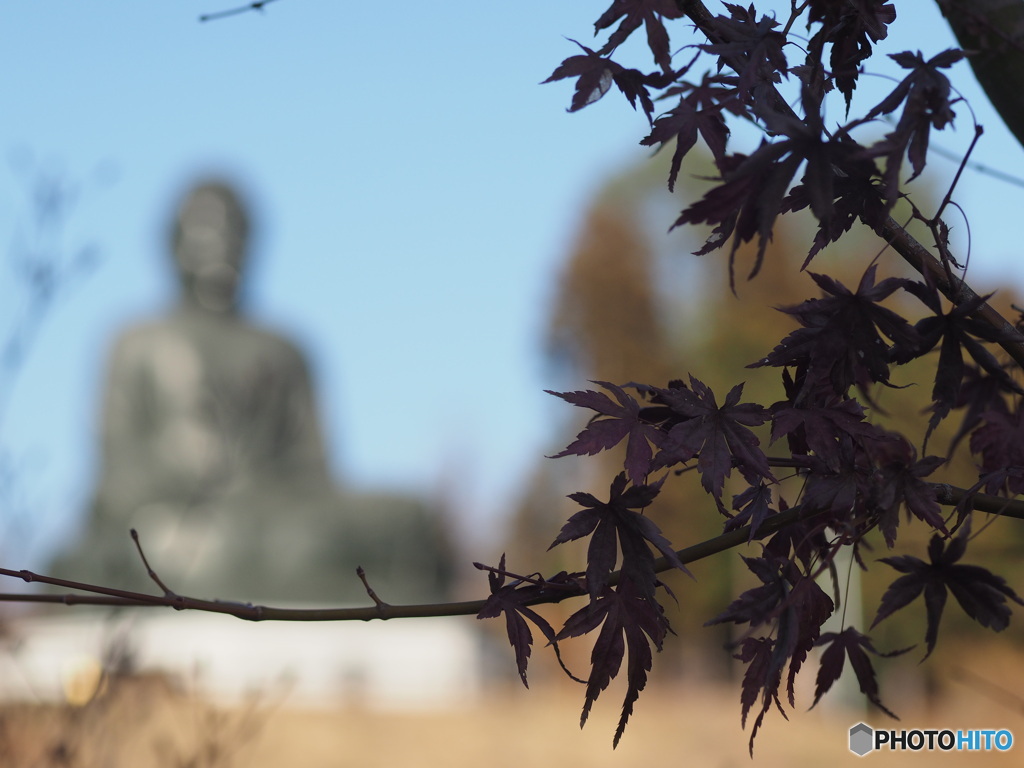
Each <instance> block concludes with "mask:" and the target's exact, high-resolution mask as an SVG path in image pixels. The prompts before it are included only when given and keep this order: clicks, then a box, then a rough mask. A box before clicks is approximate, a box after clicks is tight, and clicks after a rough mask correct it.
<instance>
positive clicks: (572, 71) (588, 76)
mask: <svg viewBox="0 0 1024 768" xmlns="http://www.w3.org/2000/svg"><path fill="white" fill-rule="evenodd" d="M572 42H574V43H576V45H579V47H580V48H582V49H583V51H584V52H583V54H582V55H578V56H570V57H569V58H567V59H566V60H565V61H563V62H562V63H561V64H559V65H558V67H556V68H555V71H554V72H552V73H551V76H550V77H548V79H547V80H544V81H543V82H545V83H551V82H554V81H556V80H564V79H566V78H570V77H575V78H576V91H575V93H573V96H572V102H571V104H570V106H569V111H570V112H576V111H578V110H581V109H583V108H584V107H587V106H590V105H591V104H593V103H594V102H596V101H599V100H600V99H601V98H603V97H604V95H605V94H606V93H608V90H609V89H610V88H611V87H612V85H613V84H614V85H615V86H616V87H617V88H618V89H619V90H620V91H621V92H622V94H623V95H624V96H625V97H626V98H627V99H628V100H629V103H630V105H631V106H632V107H633V109H636V105H637V102H640V106H641V107H642V108H643V110H644V114H645V115H647V119H648V120H650V119H651V116H652V115H653V113H654V102H653V101H651V95H650V93H649V92H648V90H647V88H648V87H649V86H652V87H655V88H659V87H661V88H663V87H664V86H665V85H667V84H668V76H665V75H663V74H661V73H656V74H654V75H645V74H643V73H642V72H640V71H639V70H636V69H627V68H626V67H623V66H622V65H621V64H617V63H616V62H614V61H612V60H611V59H609V58H608V57H607V56H604V55H602V53H601V52H600V51H593V50H591V49H590V48H587V46H585V45H581V44H580V43H577V42H576V41H575V40H573V41H572Z"/></svg>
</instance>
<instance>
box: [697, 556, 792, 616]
mask: <svg viewBox="0 0 1024 768" xmlns="http://www.w3.org/2000/svg"><path fill="white" fill-rule="evenodd" d="M740 557H742V558H743V562H744V563H746V566H747V568H748V569H749V570H750V572H751V573H753V574H754V575H755V576H757V578H759V579H760V580H761V582H762V583H761V586H759V587H752V588H751V589H748V590H747V591H746V592H744V593H742V594H741V595H740V596H739V597H737V598H736V599H735V600H733V601H732V603H731V604H730V605H729V607H728V608H726V609H725V610H724V611H722V612H721V613H720V614H718V615H717V616H715V617H714V618H713V619H709V620H708V621H706V622H704V626H705V627H711V626H714V625H715V624H724V623H726V622H731V623H733V624H749V625H750V626H751V628H755V627H759V626H761V625H762V624H767V623H768V622H771V621H774V620H775V618H776V616H777V611H778V608H779V606H780V605H781V604H782V602H783V601H784V600H785V599H786V595H787V593H788V587H787V585H786V580H785V578H784V577H783V575H782V572H781V569H782V567H783V566H784V564H785V563H786V562H787V561H785V560H781V559H777V558H768V557H743V556H742V555H740Z"/></svg>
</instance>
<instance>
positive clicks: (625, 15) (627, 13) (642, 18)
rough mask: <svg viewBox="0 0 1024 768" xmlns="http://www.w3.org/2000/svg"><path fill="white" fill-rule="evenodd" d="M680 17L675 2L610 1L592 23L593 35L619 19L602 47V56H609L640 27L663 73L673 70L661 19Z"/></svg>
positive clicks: (656, 0)
mask: <svg viewBox="0 0 1024 768" xmlns="http://www.w3.org/2000/svg"><path fill="white" fill-rule="evenodd" d="M680 16H682V11H680V10H679V5H678V4H677V3H676V2H675V0H612V4H611V5H610V6H609V7H608V10H606V11H605V12H604V13H602V14H601V17H600V18H599V19H598V20H597V21H596V22H595V23H594V32H595V34H596V33H597V32H600V31H601V30H602V29H607V28H608V27H610V26H611V25H612V24H614V23H615V22H616V21H618V20H619V19H622V21H621V22H620V23H619V26H618V28H617V29H616V30H615V31H614V32H612V34H611V35H610V36H609V38H608V42H607V43H605V44H604V46H603V47H602V48H601V53H602V54H607V53H611V52H612V51H614V50H615V49H616V48H618V47H619V46H620V45H622V43H623V42H625V40H626V38H627V37H629V36H630V35H631V34H633V32H635V31H636V30H637V29H638V28H639V27H640V25H641V24H643V25H644V27H645V29H646V30H647V45H648V47H649V48H650V49H651V54H652V55H653V56H654V61H655V62H656V63H657V64H658V66H659V67H661V68H662V70H664V71H666V72H668V71H670V70H671V69H672V52H671V50H670V48H669V39H668V31H667V30H666V29H665V24H664V22H663V21H662V19H678V18H679V17H680Z"/></svg>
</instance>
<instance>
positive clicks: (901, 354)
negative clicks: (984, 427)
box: [893, 281, 1024, 435]
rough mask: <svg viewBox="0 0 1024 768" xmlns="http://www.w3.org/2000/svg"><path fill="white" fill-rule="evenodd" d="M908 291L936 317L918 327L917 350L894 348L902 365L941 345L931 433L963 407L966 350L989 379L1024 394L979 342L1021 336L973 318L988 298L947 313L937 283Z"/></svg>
mask: <svg viewBox="0 0 1024 768" xmlns="http://www.w3.org/2000/svg"><path fill="white" fill-rule="evenodd" d="M908 290H909V291H910V292H912V293H913V294H914V295H915V296H917V297H918V298H919V299H920V300H921V301H922V302H923V303H924V304H925V306H927V307H928V309H930V310H931V311H932V312H933V313H934V314H933V315H931V316H929V317H925V318H923V319H921V320H919V321H918V322H917V324H916V325H915V326H914V327H915V330H916V331H917V334H918V337H919V341H918V343H917V346H916V347H915V348H911V349H907V350H899V349H894V350H893V352H894V359H896V360H897V361H898V362H903V361H904V360H908V359H911V358H913V357H920V356H921V355H924V354H925V353H927V352H929V351H931V350H932V349H934V348H935V346H936V345H937V344H941V346H940V351H939V362H938V365H937V366H936V371H935V385H934V387H933V388H932V401H933V405H932V412H933V416H932V418H931V420H930V422H929V425H928V434H929V435H930V434H931V432H932V430H934V429H935V427H936V426H938V423H939V422H940V421H941V420H942V419H943V418H944V417H945V416H946V415H947V414H948V413H949V412H950V410H951V409H953V408H954V407H956V406H957V405H958V404H959V400H960V387H961V386H962V383H963V379H964V374H965V372H966V366H965V365H964V356H963V351H964V350H967V352H968V354H970V356H971V357H972V358H973V359H974V361H975V362H976V363H977V364H978V365H979V366H980V367H981V368H982V369H983V370H984V371H985V372H986V373H988V374H989V376H992V377H993V378H995V379H998V380H999V382H1000V383H1001V384H1002V385H1003V388H1004V389H1006V390H1009V391H1013V392H1016V393H1017V394H1021V395H1024V389H1022V388H1021V387H1020V385H1018V384H1017V383H1016V382H1014V381H1013V379H1011V378H1010V376H1009V374H1007V372H1006V370H1005V369H1004V368H1003V366H1002V365H1000V363H999V361H998V360H996V358H995V356H994V355H993V354H992V353H991V352H990V351H989V350H988V349H986V348H985V347H984V346H983V345H982V344H981V343H980V342H979V341H978V339H982V340H984V341H989V342H993V343H997V344H998V343H1004V342H1011V343H1014V342H1017V341H1019V334H1018V333H1017V332H1015V331H1013V330H1010V329H999V328H993V327H992V325H991V324H989V323H985V322H982V321H981V320H977V319H975V318H974V317H973V315H974V313H975V312H976V311H977V310H978V308H979V307H980V306H981V305H982V304H984V303H985V302H986V301H987V300H988V299H989V298H991V294H990V295H988V296H975V297H974V298H973V299H969V300H967V301H965V302H963V303H962V304H959V305H955V306H953V307H951V308H950V310H949V312H944V311H943V308H942V299H941V298H940V296H939V291H938V288H937V287H936V286H935V284H934V282H932V281H928V282H927V283H913V284H912V285H911V286H909V287H908Z"/></svg>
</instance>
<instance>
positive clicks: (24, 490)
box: [0, 0, 1024, 567]
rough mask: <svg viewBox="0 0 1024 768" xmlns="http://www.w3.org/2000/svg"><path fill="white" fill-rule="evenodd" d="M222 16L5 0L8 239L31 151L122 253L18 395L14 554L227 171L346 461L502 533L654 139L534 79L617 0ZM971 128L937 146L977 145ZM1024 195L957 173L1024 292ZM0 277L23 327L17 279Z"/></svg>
mask: <svg viewBox="0 0 1024 768" xmlns="http://www.w3.org/2000/svg"><path fill="white" fill-rule="evenodd" d="M786 5H788V4H786ZM711 6H712V7H713V8H714V7H716V4H715V3H711ZM225 7H231V3H230V2H224V3H218V2H216V0H201V1H199V0H187V1H177V2H147V3H139V2H130V1H129V0H104V1H103V2H68V1H67V0H8V2H5V3H4V4H3V6H2V7H0V71H2V72H4V73H5V74H4V76H3V77H2V78H0V104H3V106H4V109H3V114H4V117H3V120H2V121H0V247H2V248H3V249H4V253H5V256H6V255H7V254H8V253H9V252H10V250H11V248H12V244H13V243H14V242H15V238H16V235H17V231H18V228H19V227H20V226H24V224H25V221H26V216H27V210H28V209H27V207H26V202H25V195H24V182H25V179H26V169H32V168H35V169H41V170H43V171H46V172H57V173H64V174H65V175H66V177H67V178H68V179H70V180H73V181H75V182H78V183H79V184H80V185H81V188H82V193H81V196H80V199H79V203H78V205H77V206H76V207H75V209H74V210H73V212H72V213H71V215H70V216H69V218H68V220H67V228H66V231H65V239H64V242H65V244H66V247H67V249H68V250H69V251H70V250H74V249H75V248H77V247H80V246H83V245H86V244H95V246H96V247H97V249H98V252H99V255H100V261H99V262H98V264H97V266H96V267H95V269H94V270H93V271H92V272H91V274H90V275H89V276H88V277H87V278H85V279H82V280H80V281H77V282H76V284H75V285H74V286H73V289H72V290H71V291H70V292H69V293H68V294H67V295H65V296H64V297H62V298H61V299H60V301H59V302H58V303H57V304H56V306H55V307H54V309H53V311H52V312H51V313H50V315H49V316H48V317H47V319H46V322H45V324H44V326H43V327H42V329H41V332H40V334H39V335H38V337H37V338H36V340H35V343H34V346H33V349H32V351H31V355H30V357H29V358H28V360H27V361H26V364H25V365H24V367H23V369H22V370H21V371H20V373H19V376H18V378H17V380H16V381H15V382H14V388H13V390H12V391H11V392H10V394H9V398H8V400H7V402H6V405H5V407H4V409H3V412H0V446H2V447H3V449H4V450H5V451H6V453H7V455H8V456H9V457H11V459H12V460H13V461H14V462H15V466H16V468H17V472H18V478H19V479H18V483H17V490H18V494H19V496H20V497H22V499H21V500H22V502H23V504H24V506H25V508H26V509H28V510H30V520H31V522H30V524H29V525H27V526H17V527H16V529H15V531H16V532H15V534H13V536H14V537H13V539H12V537H11V536H12V534H8V535H7V537H6V538H7V539H8V541H9V542H10V541H14V542H22V543H19V544H15V545H10V544H9V545H7V549H8V551H15V552H21V551H22V550H24V549H25V547H28V546H29V545H31V547H32V548H35V549H37V548H38V547H39V545H40V543H41V542H46V541H54V540H56V539H57V538H59V537H61V536H63V535H66V534H67V532H69V531H70V530H72V528H73V525H74V521H75V520H76V519H77V518H78V516H79V515H80V513H81V511H82V509H83V505H84V500H85V499H86V497H87V495H88V493H89V490H90V488H91V483H92V477H93V473H94V471H95V460H96V459H95V455H94V443H95V437H96V427H97V418H98V415H97V406H98V402H99V397H100V391H101V385H102V378H103V369H104V361H105V356H106V353H107V350H108V348H109V345H110V343H111V340H112V337H113V335H114V334H115V333H116V332H117V330H118V329H119V328H121V327H123V326H124V324H126V323H129V322H132V321H134V320H138V319H141V318H143V317H149V316H152V315H155V314H159V313H160V312H162V311H163V310H165V309H166V308H167V307H168V306H169V305H170V303H171V302H172V301H173V299H174V295H173V284H172V282H171V280H170V272H169V269H168V257H167V252H166V242H165V240H166V238H165V229H166V224H167V221H168V218H169V216H170V211H171V207H172V205H173V203H174V201H175V199H176V198H177V196H178V194H179V193H180V191H181V190H182V188H183V187H184V186H185V185H186V184H187V183H188V182H190V181H191V180H192V179H194V178H195V177H196V176H198V175H202V174H205V173H209V172H215V173H221V174H227V175H228V176H230V177H232V178H235V179H237V180H239V181H240V182H241V183H242V184H243V185H244V188H245V192H246V194H247V196H248V197H249V198H250V199H251V201H252V204H253V208H254V214H255V216H256V219H257V225H258V237H257V239H256V241H255V243H254V250H255V252H254V254H253V261H254V264H253V270H252V273H251V274H250V286H249V289H250V296H249V298H250V304H249V309H250V312H251V314H252V315H253V316H254V317H255V318H256V319H257V320H258V321H259V322H261V323H264V324H267V325H270V326H273V327H275V328H277V329H279V330H282V331H284V332H285V333H287V334H289V335H291V336H293V337H294V338H296V339H297V340H298V341H299V342H300V343H301V344H302V345H303V346H304V347H305V348H306V349H307V350H308V351H309V353H310V355H311V357H312V361H313V366H314V371H315V374H316V382H317V390H318V394H319V399H320V406H321V410H322V414H323V419H324V424H325V427H326V432H327V437H328V442H329V445H330V447H331V449H332V455H333V460H334V465H335V468H336V471H337V473H338V476H339V478H340V479H341V480H343V481H345V482H348V483H351V484H355V485H359V486H363V487H389V488H401V489H413V490H416V489H418V490H423V491H425V492H436V491H439V490H441V489H443V490H444V491H445V492H446V493H449V494H452V495H453V497H454V501H455V502H456V504H457V505H458V507H459V510H460V514H461V515H462V516H463V517H464V518H465V519H467V520H474V521H477V522H478V525H479V528H478V532H477V533H478V535H477V537H476V538H478V539H481V540H485V539H487V535H488V534H489V533H492V532H493V531H494V530H496V529H497V527H498V526H497V520H498V519H499V518H500V515H501V513H502V512H503V511H505V510H507V509H508V508H510V506H511V505H512V504H514V502H515V498H516V494H517V492H518V489H519V488H520V487H521V485H522V484H523V483H524V482H525V480H526V477H527V474H528V471H529V469H530V468H531V467H532V466H533V464H534V462H536V461H537V460H538V459H539V457H540V456H541V455H542V454H543V453H545V452H550V449H551V448H552V446H551V444H550V442H549V440H550V438H551V436H552V433H553V428H552V424H553V423H558V422H560V421H561V420H562V419H564V418H568V414H566V413H565V410H566V409H565V407H564V406H561V405H559V403H558V402H557V401H555V400H554V399H553V398H550V397H549V396H547V395H544V394H543V391H542V390H543V389H544V388H545V387H551V386H562V385H564V382H563V381H557V382H555V381H552V380H550V374H549V372H547V371H546V370H545V367H544V365H543V363H542V359H541V357H540V354H539V350H540V347H541V335H542V329H543V327H544V324H545V321H546V313H547V311H548V305H549V301H550V297H551V295H552V293H553V280H554V279H555V277H556V276H557V274H558V269H559V265H560V262H561V260H562V259H563V257H564V254H565V251H566V249H567V248H568V247H569V245H570V243H571V242H572V239H573V236H574V232H575V229H576V227H577V226H578V224H579V220H580V216H581V212H582V210H583V207H584V205H585V202H586V200H587V198H588V197H589V196H590V195H591V193H593V192H594V191H595V190H596V189H597V188H598V187H599V186H600V184H601V183H602V181H603V180H604V179H606V178H607V177H608V176H609V175H610V174H612V173H614V172H616V171H617V170H619V169H621V168H623V167H625V166H626V165H628V164H629V163H631V162H634V161H638V160H639V159H641V158H643V157H645V156H646V150H644V149H642V148H640V147H639V146H637V142H638V140H639V139H640V138H641V137H642V136H643V135H644V133H645V128H646V122H645V120H644V118H643V117H642V116H640V115H637V114H636V113H634V112H632V110H630V109H629V108H628V106H627V105H626V104H625V103H624V102H623V100H622V99H621V98H620V97H619V96H618V95H617V94H610V95H609V97H608V98H607V99H605V101H604V102H601V103H599V104H597V105H595V106H594V107H591V108H588V109H587V110H585V111H584V112H583V113H582V114H578V115H570V114H567V113H566V111H565V107H566V106H567V105H568V103H569V98H570V94H571V87H570V86H569V85H568V84H565V83H559V84H554V85H545V86H541V85H539V83H540V81H541V80H543V79H544V78H546V77H547V76H548V75H549V74H550V72H551V71H552V69H553V68H554V67H555V66H556V65H557V64H558V63H559V61H561V59H562V58H564V57H565V56H567V55H571V54H572V53H573V49H574V46H572V44H571V43H568V42H567V41H566V40H565V38H564V37H563V36H568V37H576V38H578V39H580V40H581V42H586V41H587V40H588V39H589V37H590V32H591V30H592V27H591V26H590V25H591V24H592V22H593V19H594V18H596V17H597V15H598V14H599V13H600V12H601V11H602V10H603V8H604V5H603V4H602V3H552V2H536V1H532V0H526V1H524V2H518V3H504V4H499V3H480V2H463V1H462V0H450V1H449V2H445V3H429V4H428V3H413V2H403V1H402V0H398V1H397V2H390V3H355V2H338V1H337V0H281V2H276V3H273V4H272V5H270V6H268V7H267V9H266V12H265V13H262V14H258V13H250V14H245V15H241V16H238V17H235V18H231V19H227V20H222V21H218V22H214V23H206V24H200V23H198V22H197V17H198V16H199V14H201V13H204V12H211V11H217V10H221V9H223V8H225ZM897 7H898V9H899V11H900V12H901V13H902V14H904V16H903V17H901V18H900V19H899V20H898V21H897V23H896V25H895V27H894V30H893V34H892V35H891V36H890V39H889V41H887V43H886V45H885V50H886V51H889V52H895V51H900V50H904V49H907V48H910V49H917V48H922V49H923V50H924V53H925V54H926V55H927V56H931V55H934V54H935V53H938V52H939V51H941V50H943V49H944V48H946V47H949V46H951V45H953V40H952V37H951V35H950V34H949V32H948V30H946V29H945V27H944V26H943V25H942V22H941V19H939V18H938V14H937V12H936V11H935V10H934V8H933V5H932V4H931V3H927V2H923V1H922V2H916V3H898V4H897ZM906 7H912V8H913V11H910V12H908V11H905V10H904V8H906ZM907 14H909V15H907ZM677 36H678V37H677V38H674V39H679V38H681V36H682V31H681V30H680V32H678V33H677ZM643 66H645V67H646V66H647V63H646V62H644V63H643ZM958 66H959V67H960V72H955V75H956V77H955V82H956V83H957V84H963V85H964V88H965V91H964V93H965V95H966V96H968V97H969V98H971V99H972V104H973V105H974V106H975V109H976V111H977V112H978V115H979V119H980V121H981V122H982V123H984V125H985V127H986V136H985V138H984V140H983V142H982V144H981V146H980V147H979V149H978V151H977V154H976V157H977V159H978V160H980V161H981V162H983V163H986V164H988V165H991V166H995V167H998V168H1000V169H1001V170H1003V171H1006V172H1010V173H1017V174H1018V175H1021V176H1024V162H1022V156H1021V150H1020V147H1019V146H1017V145H1016V144H1015V143H1014V142H1013V141H1012V139H1010V138H1008V135H1007V133H1006V131H1005V129H1003V128H1002V126H1001V125H1000V124H999V123H998V119H997V118H996V117H994V115H993V114H992V113H991V112H990V111H986V109H987V105H986V104H985V103H984V102H983V100H982V99H981V98H980V97H977V96H976V95H975V94H976V89H975V86H974V83H973V78H972V77H971V76H970V74H969V73H967V72H966V66H965V65H958ZM879 82H880V87H883V86H884V85H885V84H886V82H885V81H879ZM971 89H975V90H971ZM962 114H963V115H964V116H966V112H964V113H962ZM962 124H963V126H964V128H965V130H962V131H961V133H960V134H959V135H958V136H951V137H948V140H947V137H942V139H936V142H938V143H942V144H943V145H944V146H947V147H949V148H950V149H953V150H956V149H957V148H959V147H964V146H966V144H967V142H968V141H969V138H970V128H969V122H968V121H967V120H963V123H962ZM935 162H936V164H937V165H938V164H942V163H945V162H946V161H943V160H936V161H935ZM952 169H953V166H952V165H949V171H950V172H951V171H952ZM1021 195H1022V193H1021V190H1019V189H1017V188H1015V187H1010V186H1007V185H1004V184H1000V183H999V182H995V181H993V180H992V179H990V178H987V177H984V176H981V175H978V174H969V175H968V177H967V178H966V179H965V180H964V182H963V185H962V187H961V189H960V194H959V195H958V199H959V200H960V201H961V203H962V204H963V205H964V207H965V209H966V210H967V212H968V215H969V216H970V217H971V224H972V235H973V251H972V258H973V260H974V265H973V266H974V268H975V269H976V270H977V272H976V274H978V275H981V276H982V277H983V279H984V280H985V281H987V282H990V283H991V282H994V281H996V280H998V279H1014V280H1016V281H1017V282H1020V279H1019V273H1020V270H1019V268H1017V266H1016V264H1017V263H1018V262H1019V257H1017V255H1016V253H1015V249H1016V243H1015V242H1008V241H1006V240H1005V229H1002V230H1001V229H1000V227H999V223H1000V221H1006V220H1007V217H1009V220H1013V219H1014V218H1016V217H1019V213H1018V211H1019V210H1021V204H1020V203H1021ZM680 207H682V205H681V206H680ZM669 223H670V222H668V221H666V229H667V227H668V224H669ZM956 223H957V222H955V221H954V224H956ZM1000 238H1003V239H1000ZM680 258H692V257H690V256H688V255H687V254H680ZM0 269H2V270H3V271H2V272H0V323H4V325H2V326H0V332H3V333H4V334H6V331H7V329H8V328H9V327H10V323H11V322H12V318H13V317H14V315H15V314H16V311H17V301H18V298H19V297H18V295H17V294H16V292H15V291H14V289H13V287H12V281H11V274H10V272H9V270H8V268H7V266H6V265H5V264H0ZM0 338H2V337H0ZM25 556H26V557H28V554H25ZM15 559H16V560H17V559H18V557H16V558H15ZM11 564H12V565H14V566H15V567H20V566H21V564H22V563H21V562H13V563H11Z"/></svg>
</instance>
